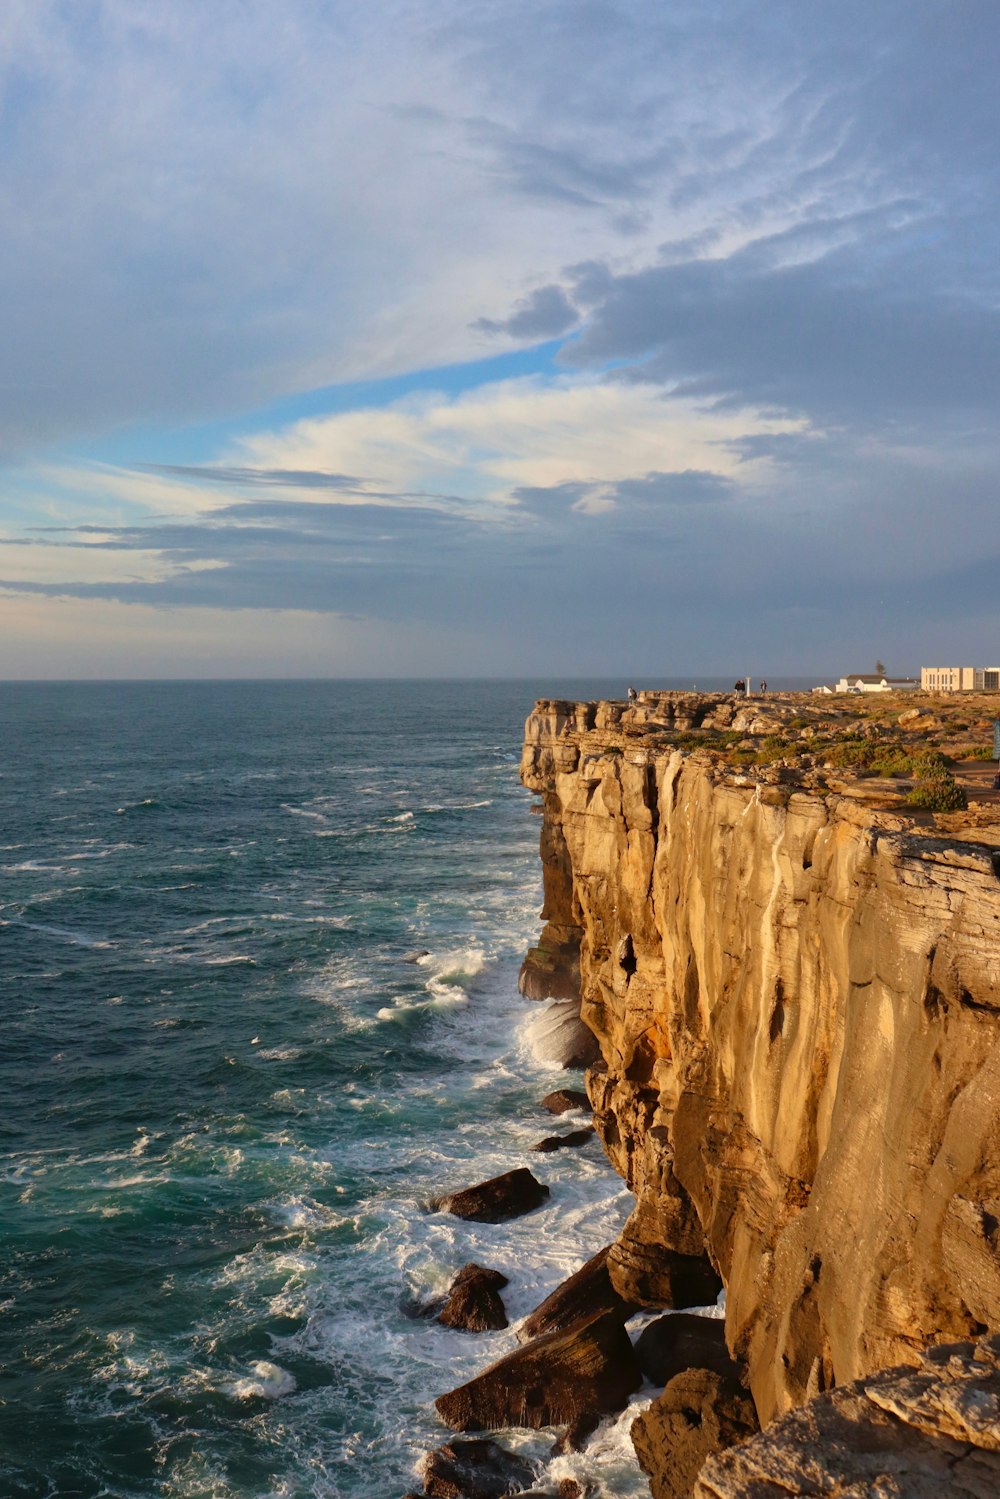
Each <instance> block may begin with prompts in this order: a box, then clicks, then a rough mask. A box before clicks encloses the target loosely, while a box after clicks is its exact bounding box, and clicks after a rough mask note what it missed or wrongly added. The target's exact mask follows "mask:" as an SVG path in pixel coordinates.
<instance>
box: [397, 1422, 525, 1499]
mask: <svg viewBox="0 0 1000 1499" xmlns="http://www.w3.org/2000/svg"><path fill="white" fill-rule="evenodd" d="M535 1477H536V1469H535V1466H534V1464H533V1463H529V1462H527V1461H526V1459H524V1458H523V1457H518V1456H517V1454H516V1453H513V1452H508V1451H507V1449H506V1448H505V1447H501V1446H500V1444H499V1443H498V1442H492V1441H490V1440H489V1438H486V1437H481V1438H478V1439H477V1438H471V1439H469V1440H467V1441H464V1442H463V1441H459V1442H447V1443H446V1444H445V1446H443V1447H438V1448H437V1449H436V1450H435V1451H434V1452H429V1453H428V1454H427V1456H426V1458H425V1459H424V1463H423V1479H424V1493H425V1494H430V1495H432V1496H433V1499H502V1496H503V1495H504V1494H522V1493H523V1492H524V1490H525V1489H530V1488H531V1486H532V1485H533V1483H534V1482H535Z"/></svg>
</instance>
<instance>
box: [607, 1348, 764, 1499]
mask: <svg viewBox="0 0 1000 1499" xmlns="http://www.w3.org/2000/svg"><path fill="white" fill-rule="evenodd" d="M759 1429H760V1428H759V1424H758V1421H757V1413H756V1411H755V1410H754V1406H753V1401H752V1400H751V1398H750V1395H749V1394H748V1392H747V1391H746V1390H745V1389H743V1388H742V1386H741V1385H740V1384H739V1383H738V1382H737V1381H735V1380H733V1379H732V1378H727V1377H726V1376H725V1375H722V1374H719V1373H717V1372H715V1371H713V1370H710V1369H687V1370H685V1372H684V1373H683V1374H678V1375H676V1376H675V1377H674V1378H673V1379H671V1380H670V1382H669V1384H668V1385H667V1387H666V1389H665V1390H664V1391H663V1394H662V1395H660V1396H659V1397H658V1399H656V1400H654V1401H653V1403H652V1405H650V1406H649V1408H648V1409H647V1410H645V1411H644V1412H643V1414H642V1415H641V1416H638V1417H637V1418H636V1420H634V1421H633V1422H632V1428H631V1434H632V1445H633V1446H634V1447H635V1452H636V1456H637V1457H638V1459H639V1462H640V1464H641V1466H642V1468H643V1470H644V1471H645V1473H646V1474H647V1476H648V1478H649V1486H650V1488H651V1489H652V1491H653V1499H689V1495H690V1493H691V1490H692V1487H693V1485H694V1482H695V1479H696V1478H697V1477H698V1474H699V1473H700V1472H701V1469H702V1466H703V1464H704V1463H705V1461H706V1459H707V1458H709V1457H711V1456H712V1455H713V1453H716V1452H722V1451H724V1450H725V1449H726V1448H727V1447H732V1446H735V1444H736V1443H737V1442H743V1441H746V1439H747V1438H748V1437H751V1436H753V1434H754V1433H755V1432H756V1431H758V1430H759Z"/></svg>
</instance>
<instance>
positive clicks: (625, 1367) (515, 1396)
mask: <svg viewBox="0 0 1000 1499" xmlns="http://www.w3.org/2000/svg"><path fill="white" fill-rule="evenodd" d="M641 1383H642V1374H641V1372H640V1370H639V1366H638V1364H637V1363H636V1360H635V1354H634V1353H633V1351H632V1344H631V1343H630V1341H629V1337H628V1334H627V1333H626V1331H625V1328H624V1326H623V1325H622V1322H621V1320H620V1318H619V1317H618V1316H616V1315H615V1314H613V1313H606V1312H605V1313H598V1314H597V1315H596V1316H593V1317H589V1318H588V1319H587V1320H586V1321H583V1322H578V1323H576V1324H575V1325H574V1326H573V1327H571V1328H570V1329H569V1331H568V1332H554V1333H549V1334H548V1335H547V1336H546V1337H541V1338H535V1339H534V1340H533V1341H532V1342H530V1343H528V1344H526V1346H525V1347H523V1348H518V1349H515V1351H514V1352H513V1353H508V1354H507V1355H506V1356H505V1357H504V1358H501V1359H498V1360H497V1362H496V1363H495V1364H491V1365H490V1366H489V1368H488V1369H484V1370H483V1372H482V1373H481V1374H477V1375H476V1377H475V1378H474V1379H470V1380H469V1382H468V1383H467V1384H464V1385H459V1387H458V1388H457V1389H455V1390H450V1391H449V1392H448V1394H446V1395H441V1396H439V1397H438V1399H437V1400H436V1401H435V1402H434V1404H435V1406H436V1407H437V1411H438V1414H439V1415H440V1417H441V1419H442V1420H443V1421H444V1422H445V1424H446V1425H448V1426H450V1427H452V1429H453V1430H456V1431H477V1430H478V1431H484V1430H485V1431H495V1430H497V1429H498V1428H501V1427H507V1426H529V1427H532V1428H534V1429H535V1430H538V1428H539V1427H542V1426H561V1425H564V1424H568V1423H569V1422H572V1421H575V1420H576V1419H577V1417H578V1416H581V1415H583V1414H584V1413H585V1412H587V1411H597V1412H600V1413H601V1414H604V1413H605V1412H608V1411H619V1410H621V1409H622V1407H623V1406H624V1405H625V1404H626V1403H627V1401H628V1397H629V1396H630V1395H631V1394H632V1392H633V1391H634V1390H637V1389H638V1388H639V1386H640V1384H641Z"/></svg>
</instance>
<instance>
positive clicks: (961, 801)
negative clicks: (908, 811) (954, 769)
mask: <svg viewBox="0 0 1000 1499" xmlns="http://www.w3.org/2000/svg"><path fill="white" fill-rule="evenodd" d="M906 801H907V805H908V806H911V807H919V808H920V809H921V810H922V811H924V812H960V811H962V810H964V808H965V807H967V806H968V805H969V799H968V797H967V796H966V794H965V792H964V791H963V790H962V788H961V786H959V785H958V784H957V783H956V781H955V779H954V777H953V776H950V775H948V774H947V773H945V775H943V776H937V777H936V778H935V779H934V780H931V781H922V782H921V784H920V785H919V786H915V787H914V789H913V790H912V791H911V792H910V794H909V796H908V797H907V798H906Z"/></svg>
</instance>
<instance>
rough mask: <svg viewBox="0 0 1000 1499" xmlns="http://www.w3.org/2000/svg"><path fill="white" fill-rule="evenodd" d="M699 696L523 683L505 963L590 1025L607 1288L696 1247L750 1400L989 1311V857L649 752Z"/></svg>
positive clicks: (920, 1344)
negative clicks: (513, 917)
mask: <svg viewBox="0 0 1000 1499" xmlns="http://www.w3.org/2000/svg"><path fill="white" fill-rule="evenodd" d="M711 708H712V704H711V703H709V704H708V709H709V710H710V709H711ZM706 711H707V710H706V702H705V700H704V699H701V700H694V699H685V698H681V697H674V698H671V699H669V700H667V699H663V700H661V701H660V702H659V703H658V704H657V705H655V706H654V708H653V709H650V710H642V709H640V710H639V711H638V712H635V711H631V712H630V711H628V710H626V711H625V712H623V710H622V707H621V705H612V704H597V705H594V704H590V705H587V704H569V703H558V702H541V703H539V704H537V705H536V708H535V711H534V712H533V713H532V714H531V716H530V717H529V719H528V721H527V725H526V742H525V749H524V757H523V761H522V777H523V780H524V782H525V784H526V785H527V786H529V787H530V788H532V789H533V790H535V791H536V792H538V793H539V794H540V795H541V797H542V799H543V812H544V824H543V832H542V858H543V865H544V880H545V906H544V910H543V917H544V919H545V921H546V922H547V926H546V928H545V931H544V932H543V934H542V937H541V939H540V942H539V947H538V948H537V949H535V950H534V951H533V953H532V954H530V955H529V958H528V960H527V962H526V965H525V971H524V980H523V982H524V987H525V990H526V992H528V993H533V994H537V995H540V994H544V993H563V992H566V990H567V988H568V987H571V986H573V985H575V984H577V983H578V984H579V990H580V995H581V1013H582V1015H583V1018H584V1019H585V1021H586V1022H587V1024H588V1025H589V1026H590V1027H591V1028H592V1030H593V1031H594V1033H595V1035H596V1037H597V1039H598V1041H599V1044H600V1048H601V1055H602V1060H601V1062H599V1063H598V1064H597V1065H596V1066H595V1067H594V1068H593V1069H592V1070H591V1073H590V1074H589V1078H588V1087H589V1091H590V1095H591V1099H592V1102H593V1104H594V1109H595V1119H596V1122H597V1125H598V1129H599V1131H600V1133H601V1136H602V1138H603V1140H604V1143H605V1148H606V1150H607V1152H608V1155H609V1156H610V1158H611V1160H612V1162H613V1163H614V1165H615V1166H616V1168H617V1169H618V1170H619V1171H620V1173H621V1174H622V1176H623V1177H624V1178H625V1179H626V1181H627V1182H628V1183H629V1185H630V1187H631V1188H632V1190H633V1191H634V1192H635V1195H636V1199H637V1201H636V1209H635V1212H634V1213H633V1215H632V1218H631V1219H630V1222H629V1225H628V1227H627V1229H626V1231H625V1233H624V1234H623V1236H622V1239H621V1241H620V1242H619V1244H618V1245H617V1246H616V1247H615V1250H614V1251H613V1253H612V1257H611V1260H610V1261H609V1268H610V1269H611V1270H612V1275H613V1278H614V1279H615V1283H616V1285H617V1287H618V1289H619V1291H620V1292H621V1293H622V1294H623V1295H625V1296H626V1297H627V1298H629V1299H635V1298H637V1297H639V1298H641V1299H643V1300H645V1301H647V1302H650V1303H654V1304H655V1303H656V1302H657V1301H658V1300H660V1301H666V1300H667V1296H666V1293H665V1292H664V1291H663V1289H662V1287H663V1277H662V1273H661V1272H662V1269H663V1266H664V1264H665V1263H666V1261H667V1260H668V1259H669V1254H668V1253H667V1252H668V1251H674V1252H675V1253H676V1252H680V1253H682V1254H694V1253H698V1252H700V1251H701V1250H702V1247H703V1245H707V1247H708V1251H709V1253H710V1255H711V1257H712V1259H713V1261H714V1262H715V1264H716V1266H717V1268H718V1270H719V1272H720V1273H721V1275H722V1276H723V1279H724V1281H725V1284H726V1288H727V1313H726V1326H727V1337H728V1340H729V1343H730V1346H731V1348H732V1349H733V1350H734V1351H735V1352H736V1353H737V1354H738V1355H739V1356H740V1357H741V1358H743V1359H745V1360H746V1363H747V1365H748V1369H749V1378H750V1384H751V1388H752V1391H753V1394H754V1398H755V1400H756V1403H757V1407H758V1411H759V1413H760V1415H761V1418H762V1419H763V1420H767V1419H769V1418H770V1417H771V1416H772V1415H774V1414H775V1413H776V1412H779V1411H783V1410H786V1409H788V1408H790V1407H792V1406H794V1405H797V1404H799V1403H801V1402H802V1401H803V1400H804V1399H805V1398H807V1396H809V1395H812V1394H816V1393H818V1392H820V1391H822V1390H824V1389H827V1388H829V1387H831V1386H832V1385H833V1384H838V1385H839V1384H842V1383H845V1382H847V1381H850V1380H854V1379H858V1378H860V1377H861V1376H863V1375H865V1374H868V1373H870V1372H871V1371H873V1370H876V1369H879V1368H883V1367H887V1366H890V1365H898V1364H900V1363H908V1362H909V1363H914V1362H916V1361H917V1359H918V1357H919V1352H920V1350H921V1349H923V1348H924V1347H925V1346H926V1345H927V1344H929V1343H934V1342H939V1341H943V1340H948V1341H958V1340H962V1339H970V1338H975V1337H977V1336H979V1335H981V1334H982V1333H983V1332H984V1331H985V1330H987V1329H991V1330H995V1329H998V1328H1000V1253H998V1251H1000V1239H998V1234H1000V879H998V873H997V870H998V867H1000V860H998V857H997V849H996V848H995V847H994V846H992V845H991V844H990V843H989V841H988V840H987V839H985V836H984V835H982V836H978V839H977V840H974V839H972V838H965V839H963V838H962V837H959V836H956V837H948V836H941V835H940V833H939V832H938V831H937V830H935V829H934V827H933V826H930V825H928V826H923V827H921V826H917V825H916V824H915V822H914V821H913V820H912V819H911V818H907V817H904V816H900V815H898V814H894V813H889V812H879V811H877V810H874V809H873V808H872V807H870V806H866V805H865V804H864V803H863V802H861V801H859V800H857V799H854V798H852V797H850V796H847V795H836V794H831V793H830V792H829V790H824V789H822V788H818V787H809V786H801V787H800V786H797V785H795V784H787V785H786V784H782V783H781V781H782V777H781V775H780V774H779V775H778V776H777V777H774V778H772V779H773V781H774V783H773V784H768V785H761V784H759V783H757V784H754V783H752V782H751V781H750V780H749V779H748V778H747V776H745V775H742V774H738V773H736V772H734V771H733V770H731V769H729V768H727V767H726V766H725V765H722V764H720V763H719V762H718V761H717V760H715V759H713V757H712V756H710V755H708V754H705V753H702V752H693V753H685V752H684V751H682V750H679V749H677V748H674V747H672V746H671V744H670V742H669V739H670V733H669V732H668V731H671V730H674V729H676V728H677V727H678V726H683V725H684V724H685V723H688V722H695V721H698V720H699V717H700V716H701V717H703V716H704V714H705V712H706ZM746 711H747V712H750V709H749V708H748V709H747V710H746ZM644 719H646V720H648V721H647V722H644V721H643V720H644ZM668 1278H669V1277H668Z"/></svg>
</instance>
